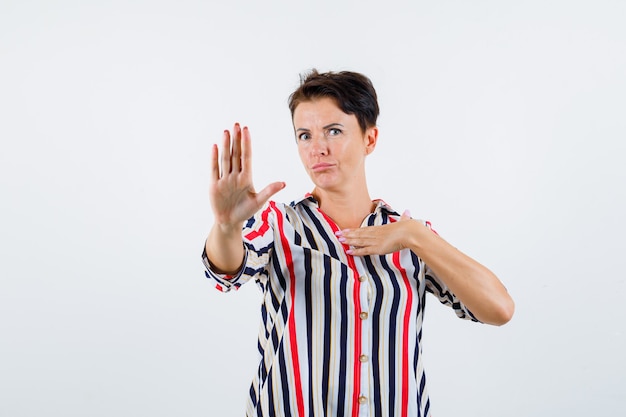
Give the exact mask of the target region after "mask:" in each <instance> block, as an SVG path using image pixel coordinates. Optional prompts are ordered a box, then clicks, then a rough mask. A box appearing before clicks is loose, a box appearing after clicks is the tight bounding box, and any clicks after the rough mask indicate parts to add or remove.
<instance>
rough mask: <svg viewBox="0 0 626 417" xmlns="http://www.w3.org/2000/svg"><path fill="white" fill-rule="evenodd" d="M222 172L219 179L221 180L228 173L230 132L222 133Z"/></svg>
mask: <svg viewBox="0 0 626 417" xmlns="http://www.w3.org/2000/svg"><path fill="white" fill-rule="evenodd" d="M221 160H222V166H221V168H222V171H221V175H220V178H223V177H224V175H227V174H228V173H230V132H229V131H228V130H225V131H224V136H223V138H222V158H221Z"/></svg>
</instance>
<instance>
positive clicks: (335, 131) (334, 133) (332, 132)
mask: <svg viewBox="0 0 626 417" xmlns="http://www.w3.org/2000/svg"><path fill="white" fill-rule="evenodd" d="M340 133H341V130H340V129H337V128H332V129H328V136H337V135H339V134H340Z"/></svg>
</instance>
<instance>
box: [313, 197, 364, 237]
mask: <svg viewBox="0 0 626 417" xmlns="http://www.w3.org/2000/svg"><path fill="white" fill-rule="evenodd" d="M312 194H313V196H314V197H315V199H316V200H317V202H318V204H319V207H320V209H321V210H322V211H323V212H324V213H325V214H326V215H327V216H329V217H330V218H331V219H333V221H334V222H335V223H336V224H337V226H339V228H340V229H355V228H358V227H361V224H362V223H363V220H364V219H365V218H366V217H367V216H368V215H369V214H370V213H372V211H374V207H375V204H374V203H373V202H372V199H371V198H370V196H369V192H368V191H367V188H365V189H362V190H361V191H360V192H354V191H353V192H351V193H343V192H342V193H333V192H329V191H326V190H320V189H318V188H315V189H314V190H313V192H312Z"/></svg>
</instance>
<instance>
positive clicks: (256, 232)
mask: <svg viewBox="0 0 626 417" xmlns="http://www.w3.org/2000/svg"><path fill="white" fill-rule="evenodd" d="M272 208H273V209H274V210H276V204H275V203H274V202H273V201H272V202H270V205H268V206H267V208H266V209H265V210H264V211H263V213H261V220H262V222H263V223H262V224H261V227H259V230H254V231H252V232H250V233H248V234H247V235H245V236H244V237H245V238H246V239H248V240H253V239H254V238H256V237H259V236H263V235H264V234H265V232H267V229H269V228H270V224H269V222H268V221H267V217H268V216H269V214H270V210H272Z"/></svg>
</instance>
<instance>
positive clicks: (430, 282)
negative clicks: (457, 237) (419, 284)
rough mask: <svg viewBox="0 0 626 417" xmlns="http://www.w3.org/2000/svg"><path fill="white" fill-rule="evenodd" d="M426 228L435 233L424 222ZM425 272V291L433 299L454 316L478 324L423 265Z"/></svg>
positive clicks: (432, 272) (452, 294) (468, 311)
mask: <svg viewBox="0 0 626 417" xmlns="http://www.w3.org/2000/svg"><path fill="white" fill-rule="evenodd" d="M424 223H425V225H426V227H428V228H429V229H430V230H432V232H433V233H437V232H436V231H435V230H434V229H433V228H432V226H431V224H430V222H428V221H427V222H424ZM424 268H425V272H424V276H425V277H426V291H428V292H430V293H432V294H433V295H434V296H435V297H437V298H438V299H439V301H440V302H441V303H442V304H444V305H447V306H449V307H452V309H453V310H454V312H455V313H456V315H457V316H458V317H460V318H462V319H465V320H471V321H475V322H479V320H478V319H477V318H476V317H474V315H473V314H472V312H471V311H470V310H469V309H468V308H467V307H466V306H465V304H463V303H462V302H461V300H459V298H458V297H457V296H456V295H454V293H453V292H452V291H450V289H449V288H448V286H447V285H446V284H445V283H444V282H443V281H442V280H441V279H440V278H439V277H437V275H436V274H435V272H434V271H433V270H432V269H430V267H429V266H428V265H424Z"/></svg>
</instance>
